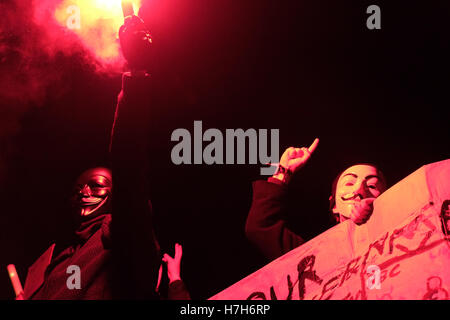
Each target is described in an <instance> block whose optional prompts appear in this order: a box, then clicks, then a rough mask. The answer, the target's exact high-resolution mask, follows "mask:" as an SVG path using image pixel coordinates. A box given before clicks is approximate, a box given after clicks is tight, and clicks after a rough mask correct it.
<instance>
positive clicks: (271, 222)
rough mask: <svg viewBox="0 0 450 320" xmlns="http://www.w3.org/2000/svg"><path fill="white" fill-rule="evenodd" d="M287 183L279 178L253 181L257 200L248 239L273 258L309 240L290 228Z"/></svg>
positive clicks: (247, 232) (253, 202) (249, 224)
mask: <svg viewBox="0 0 450 320" xmlns="http://www.w3.org/2000/svg"><path fill="white" fill-rule="evenodd" d="M286 196H287V190H286V186H285V185H283V184H282V183H281V182H279V180H276V179H273V178H269V181H264V180H258V181H255V182H253V201H252V206H251V208H250V212H249V214H248V217H247V222H246V225H245V234H246V236H247V238H248V239H249V240H250V241H251V242H252V243H253V244H254V245H255V246H256V247H257V248H258V249H259V250H260V251H261V252H262V253H263V254H264V256H265V257H266V258H267V259H269V260H274V259H276V258H278V257H280V256H282V255H283V254H285V253H286V252H288V251H290V250H292V249H294V248H296V247H298V246H300V245H301V244H303V243H304V242H305V240H304V239H303V238H302V237H301V236H300V235H298V234H296V233H295V232H293V231H292V230H290V229H289V228H288V227H287V222H286V217H287V215H286V202H287V201H286Z"/></svg>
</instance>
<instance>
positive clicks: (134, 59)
mask: <svg viewBox="0 0 450 320" xmlns="http://www.w3.org/2000/svg"><path fill="white" fill-rule="evenodd" d="M119 39H120V46H121V48H122V53H123V56H124V57H125V59H126V60H127V62H128V65H129V67H130V68H131V69H132V70H146V71H149V70H148V69H149V68H150V64H151V62H152V51H153V46H152V43H153V41H152V37H151V35H150V32H149V31H148V30H147V29H146V27H145V25H144V21H143V20H142V19H141V18H139V17H138V16H135V15H131V16H127V17H126V18H125V21H124V24H123V25H122V26H121V27H120V29H119Z"/></svg>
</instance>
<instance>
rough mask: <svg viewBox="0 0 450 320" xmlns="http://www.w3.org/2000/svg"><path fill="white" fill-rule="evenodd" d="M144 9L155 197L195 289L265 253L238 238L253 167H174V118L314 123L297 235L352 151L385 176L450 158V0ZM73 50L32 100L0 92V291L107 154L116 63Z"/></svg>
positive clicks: (65, 227) (48, 63) (228, 277)
mask: <svg viewBox="0 0 450 320" xmlns="http://www.w3.org/2000/svg"><path fill="white" fill-rule="evenodd" d="M144 2H145V1H144ZM370 4H378V5H379V6H380V7H381V14H382V29H381V30H374V31H373V30H368V29H367V28H366V25H365V23H366V18H367V16H368V15H367V14H366V8H367V6H368V5H370ZM141 11H142V12H141V13H142V14H141V15H142V17H143V18H144V19H145V20H146V22H147V24H148V25H149V27H150V29H151V30H152V33H153V36H154V38H155V45H156V46H157V49H156V53H155V54H156V57H155V68H154V70H153V77H154V78H155V79H156V81H155V82H156V84H155V87H154V88H151V89H152V90H155V92H157V96H158V99H157V101H158V105H155V106H152V108H154V109H155V110H156V112H155V113H156V114H157V116H158V117H160V119H159V126H158V128H156V129H155V130H156V134H155V135H154V136H152V137H150V138H151V147H152V148H151V152H152V168H153V169H152V173H151V176H150V177H149V179H151V180H150V181H151V182H152V194H151V195H150V197H151V199H152V202H153V205H154V209H155V214H156V215H157V217H158V221H159V225H158V230H157V233H158V235H159V238H160V241H161V244H162V247H163V249H165V250H167V251H168V252H169V253H170V254H172V253H173V252H172V250H173V249H172V248H173V245H174V243H175V242H176V241H178V242H180V243H181V244H182V245H183V247H184V257H183V269H182V273H183V278H184V279H185V281H186V283H187V285H188V287H189V289H190V291H191V293H192V296H193V297H194V298H200V299H203V298H208V297H210V296H212V295H213V294H215V293H217V292H219V291H221V290H223V289H225V288H226V287H228V286H229V285H232V284H233V283H235V282H236V281H238V280H240V279H241V278H243V277H245V276H246V275H248V274H249V273H251V272H253V271H256V270H257V269H258V268H260V267H262V266H263V265H264V263H265V262H264V260H263V259H262V257H261V256H260V255H259V254H258V253H257V252H256V251H255V249H254V248H253V247H252V246H251V245H250V244H249V243H248V242H247V240H246V239H245V236H244V225H245V219H246V215H247V212H248V209H249V207H250V203H251V195H252V190H251V182H252V181H253V180H255V179H259V178H260V176H258V174H259V165H228V166H225V165H222V166H219V165H215V166H207V165H191V166H188V165H182V166H175V165H173V164H172V162H171V160H170V151H171V148H172V147H173V145H174V143H173V142H171V141H170V135H171V133H172V131H173V130H175V129H177V128H186V129H188V130H190V131H191V132H192V131H193V122H194V120H202V121H203V127H204V129H207V128H218V129H220V130H223V132H224V130H225V129H226V128H230V129H235V128H243V129H247V128H255V129H258V128H267V129H271V128H278V129H280V154H281V153H282V152H283V151H284V149H285V148H287V147H289V146H291V145H298V146H308V145H309V144H310V143H311V142H312V141H313V140H314V138H315V137H316V136H317V137H320V140H321V141H320V144H319V147H318V149H317V150H316V153H315V154H314V156H313V157H312V158H311V160H310V162H309V163H308V164H307V166H306V167H304V168H303V170H302V171H301V172H299V174H298V175H297V176H296V179H295V180H294V181H293V184H292V187H291V190H290V195H291V209H292V210H291V211H292V221H293V224H295V222H296V223H297V224H296V225H297V227H296V229H297V230H298V231H299V232H300V233H301V234H303V235H304V236H305V237H306V238H312V237H314V236H315V235H317V234H319V233H320V232H322V231H324V229H326V225H325V221H326V219H327V205H328V203H327V199H328V196H329V189H330V186H331V181H332V180H333V178H334V176H335V175H336V174H337V173H338V171H339V170H340V169H343V168H345V167H346V166H347V165H351V164H353V163H355V162H358V161H371V162H375V163H378V164H379V165H380V166H381V167H382V168H383V169H384V172H385V174H386V176H387V177H388V181H389V182H390V184H391V185H392V184H394V183H396V182H398V181H399V180H401V179H402V178H404V177H406V176H407V175H408V174H410V173H412V172H413V171H415V170H416V169H418V168H419V167H421V166H422V165H425V164H428V163H431V162H435V161H440V160H443V159H446V158H449V155H450V149H449V143H448V140H449V136H450V135H449V133H450V125H449V115H450V112H449V108H448V106H449V98H448V92H449V90H448V85H449V80H448V77H449V76H448V75H449V74H450V73H449V71H450V70H449V62H448V59H449V56H450V55H449V53H450V52H449V51H450V50H449V49H450V45H449V40H450V37H449V32H448V29H449V28H448V25H447V24H448V21H449V18H450V5H449V3H448V1H416V2H414V4H411V3H410V1H395V4H392V1H390V2H389V1H383V2H382V1H375V2H367V1H302V0H296V1H261V0H246V1H240V0H214V1H206V0H189V1H185V0H174V1H169V2H167V3H164V1H153V2H152V3H150V4H148V6H146V7H144V9H143V10H141ZM18 19H19V20H20V17H18ZM152 21H154V23H152ZM28 27H29V28H30V29H27V32H29V34H33V29H32V28H33V26H32V25H29V26H28ZM17 32H18V33H17V35H16V36H17V39H22V40H23V39H24V38H25V40H24V41H33V40H32V39H31V40H30V39H27V37H24V36H23V34H20V33H19V31H17ZM9 39H10V40H9V41H10V43H9V44H11V41H13V40H11V39H15V38H14V37H12V38H9ZM0 49H1V47H0ZM0 52H1V51H0ZM36 55H38V53H36ZM78 58H79V57H77V56H74V55H69V56H68V55H64V54H60V55H56V56H55V57H54V58H53V59H51V60H48V59H47V60H45V61H44V62H43V67H42V69H43V70H48V72H50V73H51V72H56V71H57V72H62V74H64V79H63V82H61V81H55V80H53V81H49V82H48V83H47V84H46V86H45V93H43V97H42V98H41V99H40V100H39V102H36V101H26V99H20V100H17V101H15V100H11V99H9V100H8V99H4V98H2V97H0V105H1V109H2V110H0V115H1V118H0V122H1V126H2V127H3V128H8V125H11V122H10V121H11V119H18V120H20V122H18V126H17V128H16V129H15V130H11V131H8V130H5V129H3V130H2V131H0V133H1V134H2V135H1V137H0V138H1V140H0V142H1V143H0V147H2V149H3V150H1V151H2V157H1V161H2V163H1V164H0V165H1V168H2V171H1V173H2V174H1V176H0V177H1V181H0V191H1V194H0V197H1V203H2V206H3V208H2V210H1V211H2V213H1V216H0V219H1V220H0V226H1V236H0V246H1V248H0V253H1V255H0V267H1V269H2V270H3V271H0V298H1V299H11V298H12V297H13V290H12V289H11V287H10V284H9V280H8V277H7V272H6V265H7V264H8V263H14V264H16V266H17V268H18V272H19V275H20V276H21V278H22V282H24V281H25V275H26V270H27V267H28V266H29V265H30V264H31V263H32V262H33V261H34V260H35V259H36V258H37V257H38V256H39V255H40V254H41V253H42V252H43V251H44V250H45V249H46V248H47V247H48V246H49V245H50V243H52V242H54V241H55V240H56V241H57V242H61V243H64V242H66V241H68V240H69V239H70V237H69V236H68V235H69V234H70V232H71V227H72V225H71V222H70V217H69V214H68V204H67V198H68V194H69V192H70V190H71V185H72V183H73V181H74V179H75V178H76V176H77V175H78V174H79V173H80V172H81V171H83V170H84V169H86V168H88V167H91V166H94V165H99V164H103V163H105V161H106V159H107V154H106V150H107V144H108V139H109V131H110V127H111V123H112V119H113V112H114V108H115V99H116V96H117V94H118V92H119V90H120V75H113V76H108V77H107V76H100V75H98V74H96V73H94V72H93V71H92V69H91V68H90V67H89V66H88V65H86V64H85V63H84V62H83V61H84V60H83V59H78ZM20 59H21V56H20V54H18V55H10V56H7V57H6V58H3V59H2V60H1V62H2V65H1V68H2V69H0V71H3V72H1V77H2V78H1V82H0V83H5V81H6V82H7V81H9V80H8V79H10V77H11V75H9V74H8V73H6V72H4V71H5V70H7V71H8V72H20V70H16V69H14V68H13V67H12V66H14V64H15V63H18V61H19V60H20ZM8 64H9V65H8ZM62 88H63V89H64V90H63V89H62ZM6 103H7V104H6ZM11 110H23V112H18V111H17V113H15V112H14V111H11ZM17 114H20V117H19V116H18V115H17ZM9 132H10V133H9ZM130 174H132V169H130ZM293 228H294V226H293Z"/></svg>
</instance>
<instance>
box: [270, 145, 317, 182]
mask: <svg viewBox="0 0 450 320" xmlns="http://www.w3.org/2000/svg"><path fill="white" fill-rule="evenodd" d="M318 144H319V139H318V138H316V139H315V140H314V141H313V143H312V144H311V146H309V148H305V147H303V148H294V147H290V148H287V149H286V151H284V153H283V155H282V156H281V159H280V165H281V166H283V167H284V168H286V169H287V170H288V173H275V174H274V175H273V177H274V178H276V179H279V180H281V181H283V182H287V180H288V177H289V176H290V174H292V173H294V172H296V171H297V170H298V169H300V168H301V167H303V166H304V165H305V164H306V163H307V162H308V160H309V158H310V157H311V154H312V153H313V152H314V150H316V148H317V145H318Z"/></svg>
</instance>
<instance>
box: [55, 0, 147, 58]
mask: <svg viewBox="0 0 450 320" xmlns="http://www.w3.org/2000/svg"><path fill="white" fill-rule="evenodd" d="M122 2H123V1H121V0H63V1H60V2H58V4H57V5H56V6H55V8H54V18H55V20H56V21H57V23H58V24H59V25H60V26H61V27H63V28H67V29H68V30H70V31H71V32H74V33H75V34H76V35H77V36H78V37H79V39H80V40H81V42H82V43H83V45H84V47H86V48H87V49H88V50H89V51H90V52H92V53H93V55H94V56H95V57H96V58H97V59H98V60H99V61H100V62H101V63H102V64H103V65H117V64H118V63H122V62H123V58H122V56H121V53H120V48H119V42H118V30H119V27H120V26H121V25H122V24H123V19H124V13H123V11H122ZM140 2H141V1H140V0H127V1H125V3H129V4H131V5H132V6H133V9H134V12H137V11H138V8H139V6H140Z"/></svg>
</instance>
